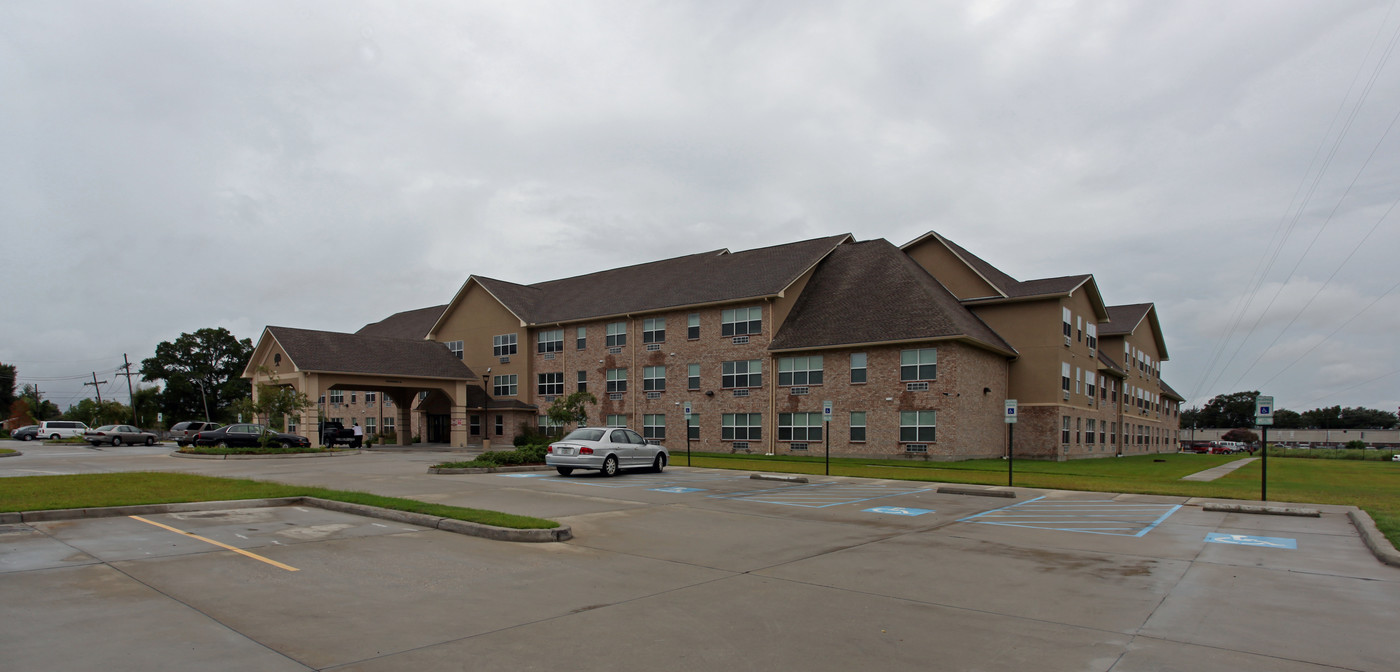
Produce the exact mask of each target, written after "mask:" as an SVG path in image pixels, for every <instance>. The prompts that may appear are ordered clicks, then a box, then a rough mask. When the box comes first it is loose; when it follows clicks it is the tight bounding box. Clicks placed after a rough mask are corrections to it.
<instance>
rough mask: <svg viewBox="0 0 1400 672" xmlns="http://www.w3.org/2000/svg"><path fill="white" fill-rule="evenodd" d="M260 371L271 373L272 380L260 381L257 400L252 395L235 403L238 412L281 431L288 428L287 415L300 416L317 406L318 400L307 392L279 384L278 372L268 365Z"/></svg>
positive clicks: (259, 369) (259, 370)
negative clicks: (312, 398)
mask: <svg viewBox="0 0 1400 672" xmlns="http://www.w3.org/2000/svg"><path fill="white" fill-rule="evenodd" d="M258 372H259V373H263V374H270V375H271V377H270V381H271V382H269V383H258V400H257V401H256V402H255V401H253V399H252V397H245V398H243V399H240V400H239V401H238V402H236V403H235V404H234V407H235V408H236V410H237V412H238V413H241V414H243V415H244V417H248V418H258V419H259V420H265V421H266V423H267V425H268V426H269V427H271V428H273V429H275V430H277V431H279V432H280V431H283V430H285V429H286V416H288V415H296V416H299V415H301V414H302V413H303V412H305V411H309V410H311V409H312V408H315V407H316V402H314V401H312V400H311V397H308V396H306V394H305V393H302V392H298V391H296V390H295V389H293V388H291V387H289V386H287V385H279V384H278V383H277V374H275V373H272V372H270V371H268V369H267V367H259V368H258Z"/></svg>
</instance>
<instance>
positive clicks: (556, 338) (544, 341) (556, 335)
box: [536, 329, 564, 352]
mask: <svg viewBox="0 0 1400 672" xmlns="http://www.w3.org/2000/svg"><path fill="white" fill-rule="evenodd" d="M536 339H537V340H538V341H539V343H538V348H537V351H538V352H563V351H564V330H563V329H546V330H544V331H541V332H539V334H537V335H536Z"/></svg>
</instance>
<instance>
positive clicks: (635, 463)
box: [544, 427, 671, 476]
mask: <svg viewBox="0 0 1400 672" xmlns="http://www.w3.org/2000/svg"><path fill="white" fill-rule="evenodd" d="M670 459H671V456H670V455H669V454H668V453H667V452H666V449H665V448H663V447H661V446H658V445H656V444H654V443H650V442H648V441H647V440H646V439H643V438H642V435H641V434H638V433H636V432H634V431H632V430H630V429H627V428H625V427H580V428H578V429H575V430H574V431H572V432H569V434H568V436H565V437H564V438H562V439H560V440H558V441H555V442H554V443H551V444H549V448H547V449H546V450H545V456H544V463H545V464H547V465H549V466H551V467H554V468H555V469H558V470H559V473H560V474H561V475H564V476H568V475H569V474H572V473H573V472H574V470H575V469H596V470H598V471H601V472H603V475H604V476H615V475H617V472H618V471H619V470H621V469H628V468H633V467H651V469H652V471H656V472H660V471H661V470H662V469H665V468H666V463H667V462H669V461H670Z"/></svg>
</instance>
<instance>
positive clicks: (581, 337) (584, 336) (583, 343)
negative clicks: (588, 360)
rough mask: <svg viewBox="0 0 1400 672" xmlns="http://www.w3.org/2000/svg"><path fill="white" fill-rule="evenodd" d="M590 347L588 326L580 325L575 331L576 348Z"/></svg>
mask: <svg viewBox="0 0 1400 672" xmlns="http://www.w3.org/2000/svg"><path fill="white" fill-rule="evenodd" d="M587 347H588V327H579V328H578V329H577V330H575V331H574V348H575V349H578V350H582V349H584V348H587Z"/></svg>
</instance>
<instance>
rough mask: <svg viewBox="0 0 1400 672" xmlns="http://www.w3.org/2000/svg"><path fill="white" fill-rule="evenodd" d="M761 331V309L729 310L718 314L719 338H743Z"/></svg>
mask: <svg viewBox="0 0 1400 672" xmlns="http://www.w3.org/2000/svg"><path fill="white" fill-rule="evenodd" d="M762 331H763V308H762V307H760V306H754V307H752V308H730V309H727V310H724V311H723V312H721V314H720V324H719V333H720V335H721V336H744V335H747V334H757V333H760V332H762Z"/></svg>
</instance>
